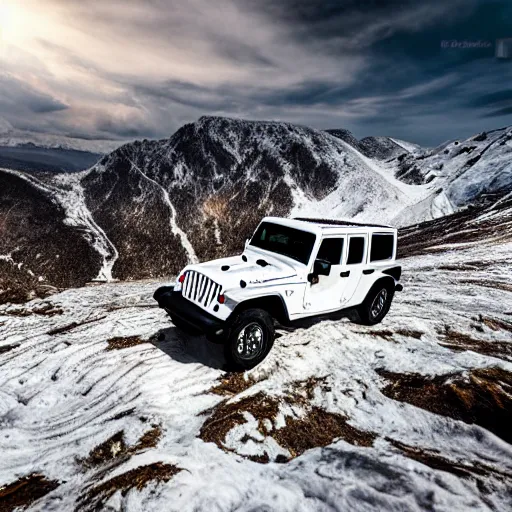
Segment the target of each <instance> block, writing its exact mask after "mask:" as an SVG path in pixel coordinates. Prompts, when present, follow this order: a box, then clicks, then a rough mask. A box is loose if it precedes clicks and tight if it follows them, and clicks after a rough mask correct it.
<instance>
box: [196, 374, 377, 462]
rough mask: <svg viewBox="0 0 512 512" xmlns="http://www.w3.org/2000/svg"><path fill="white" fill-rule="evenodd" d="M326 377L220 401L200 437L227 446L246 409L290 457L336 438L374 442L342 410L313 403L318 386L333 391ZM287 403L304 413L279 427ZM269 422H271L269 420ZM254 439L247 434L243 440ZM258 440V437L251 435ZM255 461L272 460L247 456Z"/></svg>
mask: <svg viewBox="0 0 512 512" xmlns="http://www.w3.org/2000/svg"><path fill="white" fill-rule="evenodd" d="M326 379H327V377H320V378H313V377H312V378H310V379H307V380H305V381H299V382H294V383H293V384H292V385H291V387H290V390H289V392H288V393H287V394H286V395H285V396H284V397H282V398H274V397H270V396H268V395H266V394H265V393H263V392H259V393H257V394H255V395H252V396H248V397H244V398H242V399H241V400H238V401H236V402H232V403H228V402H227V401H224V402H221V403H220V404H219V405H218V406H216V407H214V408H213V409H212V410H211V411H208V412H209V413H211V415H210V416H209V418H208V419H207V420H206V421H205V423H204V424H203V426H202V427H201V430H200V432H199V437H200V438H201V439H202V440H203V441H205V442H213V443H215V444H216V445H217V446H218V447H219V448H221V449H222V450H225V451H230V450H228V449H227V448H226V447H225V445H224V442H225V439H226V435H227V433H228V432H229V431H230V430H231V429H233V428H234V427H235V426H237V425H242V424H244V423H245V422H246V420H245V418H244V415H243V413H244V412H248V413H250V414H251V415H252V416H253V417H254V418H255V419H256V421H257V422H258V427H257V428H258V431H259V433H260V434H262V435H263V436H271V437H272V438H274V439H275V440H276V442H277V443H278V444H279V445H280V446H282V447H283V448H285V449H287V450H288V451H289V453H290V455H291V457H290V458H294V457H297V456H299V455H301V454H302V453H304V452H305V451H306V450H309V449H311V448H316V447H319V446H327V445H328V444H331V443H332V442H333V441H334V440H335V439H339V438H341V439H344V440H345V441H347V442H349V443H352V444H355V445H360V446H371V445H372V444H373V441H374V439H375V435H374V434H373V433H371V432H364V431H361V430H359V429H357V428H355V427H352V426H351V425H349V424H348V423H347V418H345V417H344V416H342V415H340V414H336V413H331V412H327V411H325V410H324V409H322V408H320V407H316V406H311V403H310V402H311V400H312V399H313V398H314V394H315V389H316V388H317V387H318V386H321V387H322V389H323V391H330V387H329V386H327V384H326ZM284 404H288V405H292V406H297V407H300V408H301V409H302V414H300V415H294V416H290V415H287V416H286V417H285V425H284V426H283V427H281V428H276V418H277V415H278V414H279V412H280V410H281V406H282V405H284ZM269 422H270V423H269ZM250 439H252V438H251V437H250V436H248V435H247V436H245V437H244V438H243V439H242V442H247V441H249V440H250ZM252 440H253V441H255V442H258V441H256V440H255V439H252ZM248 458H250V459H251V460H253V461H255V462H260V463H266V462H269V457H268V454H266V453H265V454H263V455H258V456H251V457H248ZM288 460H289V459H288V458H286V457H283V456H281V457H279V460H278V459H276V462H287V461H288Z"/></svg>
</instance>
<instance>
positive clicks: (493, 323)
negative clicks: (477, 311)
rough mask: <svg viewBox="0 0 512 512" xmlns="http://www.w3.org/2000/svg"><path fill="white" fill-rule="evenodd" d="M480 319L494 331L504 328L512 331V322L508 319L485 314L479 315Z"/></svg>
mask: <svg viewBox="0 0 512 512" xmlns="http://www.w3.org/2000/svg"><path fill="white" fill-rule="evenodd" d="M478 320H479V321H480V322H481V323H483V324H484V325H486V326H487V327H489V329H492V330H493V331H499V330H503V331H508V332H512V322H507V321H506V320H500V319H499V318H492V317H489V316H483V315H479V316H478Z"/></svg>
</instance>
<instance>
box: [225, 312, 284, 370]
mask: <svg viewBox="0 0 512 512" xmlns="http://www.w3.org/2000/svg"><path fill="white" fill-rule="evenodd" d="M226 334H227V335H226V338H225V344H224V354H225V356H226V361H227V363H228V366H229V369H230V370H233V371H244V370H249V369H251V368H254V367H255V366H256V365H258V364H259V363H261V361H263V359H265V357H267V354H268V353H269V352H270V349H271V348H272V345H273V344H274V338H275V332H274V322H273V320H272V317H271V316H270V315H269V314H268V313H267V312H266V311H264V310H263V309H247V310H245V311H242V312H241V313H240V314H238V315H237V316H236V318H235V319H234V320H233V322H232V323H231V326H230V328H229V329H228V332H227V333H226Z"/></svg>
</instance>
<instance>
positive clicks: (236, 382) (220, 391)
mask: <svg viewBox="0 0 512 512" xmlns="http://www.w3.org/2000/svg"><path fill="white" fill-rule="evenodd" d="M219 381H220V383H219V384H217V385H216V386H214V387H213V388H211V389H210V391H209V392H210V393H214V394H215V395H221V396H232V395H237V394H238V393H241V392H242V391H245V390H246V389H249V388H250V387H251V386H252V385H253V384H254V383H255V381H254V379H253V378H252V377H251V376H246V374H245V373H242V372H241V373H226V374H225V375H223V376H222V377H221V378H220V379H219Z"/></svg>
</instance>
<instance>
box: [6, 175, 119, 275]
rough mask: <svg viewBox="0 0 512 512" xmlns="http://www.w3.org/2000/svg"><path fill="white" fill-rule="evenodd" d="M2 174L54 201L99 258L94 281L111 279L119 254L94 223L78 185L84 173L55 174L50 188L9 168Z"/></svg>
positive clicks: (29, 176) (46, 184) (66, 220)
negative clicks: (22, 181) (19, 181)
mask: <svg viewBox="0 0 512 512" xmlns="http://www.w3.org/2000/svg"><path fill="white" fill-rule="evenodd" d="M2 171H4V172H7V173H10V174H14V175H16V176H17V177H18V178H21V179H23V180H25V181H28V182H29V183H31V184H32V185H33V186H35V187H36V188H38V189H40V190H42V191H43V192H45V193H46V194H47V195H48V196H49V197H52V198H53V199H54V200H55V201H57V202H58V203H59V204H60V205H61V206H62V207H63V208H64V210H65V213H66V219H65V222H66V223H67V224H68V225H70V226H76V227H81V228H83V229H84V231H85V233H86V237H87V238H88V239H89V240H90V242H91V244H92V246H93V248H94V249H95V250H96V251H97V252H98V253H99V254H100V256H101V257H102V260H103V261H102V265H101V269H100V271H99V274H98V276H97V277H96V280H99V281H112V280H113V277H112V269H113V267H114V264H115V262H116V260H117V258H118V257H119V254H118V251H117V249H116V248H115V246H114V244H113V243H112V242H111V241H110V239H109V238H108V237H107V235H106V233H105V231H104V230H103V229H102V228H101V227H100V226H99V225H98V224H97V223H96V221H95V220H94V218H93V216H92V214H91V212H90V211H89V209H88V208H87V205H86V203H85V196H84V191H83V188H82V186H81V184H80V179H81V178H82V177H83V175H84V173H86V172H87V171H82V172H77V173H73V174H60V175H56V176H55V177H54V178H53V182H54V184H53V185H50V184H48V183H43V182H42V181H40V180H38V179H37V178H35V177H34V176H32V175H30V174H25V173H23V172H20V171H15V170H11V169H2Z"/></svg>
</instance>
